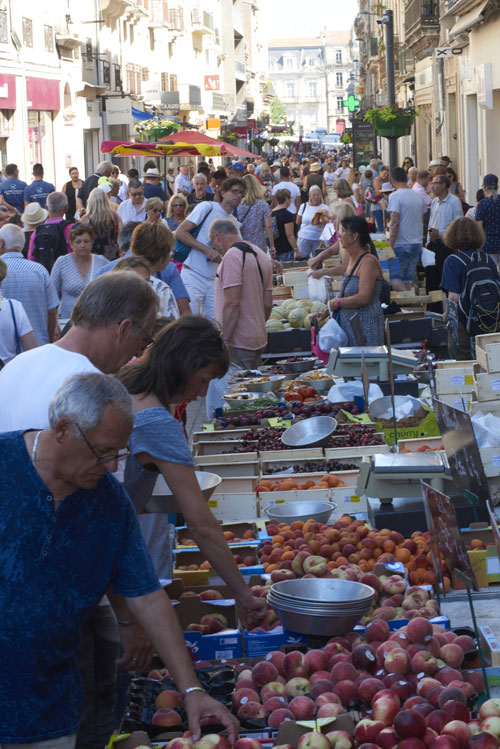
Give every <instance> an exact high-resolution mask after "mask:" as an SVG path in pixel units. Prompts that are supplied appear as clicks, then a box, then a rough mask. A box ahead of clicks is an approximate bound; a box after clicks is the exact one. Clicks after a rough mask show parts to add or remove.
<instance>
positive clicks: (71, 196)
mask: <svg viewBox="0 0 500 749" xmlns="http://www.w3.org/2000/svg"><path fill="white" fill-rule="evenodd" d="M69 176H70V177H71V179H70V181H69V182H66V184H65V185H64V187H63V189H62V191H63V193H64V194H65V195H66V197H67V199H68V207H67V209H66V219H67V220H68V221H73V219H74V218H75V211H76V199H77V197H78V190H80V189H81V187H82V185H83V182H82V180H81V179H80V178H79V176H78V169H77V168H76V166H72V167H70V169H69Z"/></svg>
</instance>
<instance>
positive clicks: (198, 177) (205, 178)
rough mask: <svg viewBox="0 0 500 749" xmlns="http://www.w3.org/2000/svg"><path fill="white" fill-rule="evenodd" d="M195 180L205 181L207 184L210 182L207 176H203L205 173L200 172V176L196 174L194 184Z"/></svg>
mask: <svg viewBox="0 0 500 749" xmlns="http://www.w3.org/2000/svg"><path fill="white" fill-rule="evenodd" d="M195 179H204V180H205V182H208V180H207V175H206V174H203V172H198V174H195V175H194V177H193V182H194V180H195Z"/></svg>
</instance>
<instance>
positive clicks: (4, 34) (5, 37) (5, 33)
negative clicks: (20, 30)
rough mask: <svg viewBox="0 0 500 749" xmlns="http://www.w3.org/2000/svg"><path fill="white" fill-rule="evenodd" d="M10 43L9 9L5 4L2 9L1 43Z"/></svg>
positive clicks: (0, 23) (0, 14)
mask: <svg viewBox="0 0 500 749" xmlns="http://www.w3.org/2000/svg"><path fill="white" fill-rule="evenodd" d="M8 41H9V28H8V24H7V8H6V6H5V5H4V4H2V6H1V7H0V42H1V43H2V44H7V42H8Z"/></svg>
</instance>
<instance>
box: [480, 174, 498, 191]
mask: <svg viewBox="0 0 500 749" xmlns="http://www.w3.org/2000/svg"><path fill="white" fill-rule="evenodd" d="M483 187H495V188H496V187H498V177H497V175H496V174H487V175H486V177H485V178H484V179H483Z"/></svg>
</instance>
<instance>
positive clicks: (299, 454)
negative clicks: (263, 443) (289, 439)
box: [259, 447, 325, 460]
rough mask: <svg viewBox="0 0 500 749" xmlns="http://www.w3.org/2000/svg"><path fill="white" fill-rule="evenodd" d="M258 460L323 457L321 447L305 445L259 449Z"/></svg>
mask: <svg viewBox="0 0 500 749" xmlns="http://www.w3.org/2000/svg"><path fill="white" fill-rule="evenodd" d="M259 457H260V460H295V459H297V460H300V459H303V460H321V459H322V458H324V457H325V454H324V452H323V448H322V447H305V448H295V449H291V450H261V451H260V453H259Z"/></svg>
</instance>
